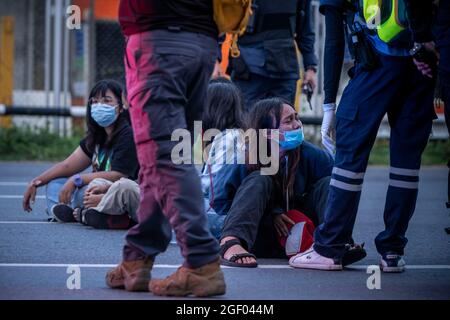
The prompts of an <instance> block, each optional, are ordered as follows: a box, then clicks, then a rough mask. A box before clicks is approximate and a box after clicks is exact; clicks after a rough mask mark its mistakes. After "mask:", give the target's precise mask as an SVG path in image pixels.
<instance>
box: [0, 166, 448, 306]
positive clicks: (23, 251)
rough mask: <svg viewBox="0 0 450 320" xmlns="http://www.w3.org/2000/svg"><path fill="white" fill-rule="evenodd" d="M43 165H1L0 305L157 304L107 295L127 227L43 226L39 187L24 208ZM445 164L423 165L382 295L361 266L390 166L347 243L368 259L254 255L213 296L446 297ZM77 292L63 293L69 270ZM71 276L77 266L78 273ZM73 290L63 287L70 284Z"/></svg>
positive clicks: (368, 186)
mask: <svg viewBox="0 0 450 320" xmlns="http://www.w3.org/2000/svg"><path fill="white" fill-rule="evenodd" d="M50 165H51V164H49V163H6V162H3V163H0V299H158V298H157V297H155V296H153V295H152V294H150V293H129V292H125V291H121V290H111V289H108V288H107V287H106V285H105V282H104V276H105V273H106V271H107V270H108V269H109V268H111V267H113V266H114V265H115V264H117V263H118V262H120V260H121V248H122V245H123V238H124V235H125V232H124V231H109V230H95V229H92V228H88V227H85V226H81V225H76V224H60V223H48V222H46V215H45V213H44V199H43V191H44V190H40V191H39V196H40V197H39V198H38V199H37V200H36V204H35V206H34V211H33V213H32V214H28V213H25V212H23V211H22V208H21V201H22V200H21V198H22V194H23V192H24V190H25V186H26V182H27V181H29V180H30V179H31V178H33V177H34V176H36V175H37V174H38V173H39V172H41V171H42V170H44V169H45V168H48V167H49V166H50ZM446 170H447V169H446V168H445V167H430V168H423V169H422V171H421V181H420V190H419V199H418V202H417V208H416V213H415V215H414V217H413V219H412V221H411V223H410V227H409V230H408V233H407V236H408V238H409V240H410V241H409V243H408V246H407V248H406V255H405V260H406V262H407V264H408V269H407V270H406V272H404V273H403V274H381V275H380V278H379V279H380V282H379V284H380V289H376V288H375V289H369V288H368V286H367V282H368V279H369V277H370V276H372V278H371V279H369V282H370V283H373V282H372V279H373V277H374V275H372V274H371V273H367V267H368V266H370V265H377V264H378V260H379V257H378V255H377V252H376V250H375V246H374V243H373V239H374V238H375V236H376V235H377V234H378V232H379V231H381V230H382V228H383V219H382V214H383V208H384V201H385V193H386V190H387V181H388V169H387V168H384V167H372V168H369V170H368V172H367V175H366V178H365V184H364V189H363V194H362V200H361V204H360V210H359V215H358V218H357V221H356V226H355V232H354V238H355V240H356V241H357V242H366V249H367V251H368V256H367V258H366V259H364V260H363V261H361V262H359V263H358V264H357V265H354V266H352V267H351V268H348V269H346V270H344V271H342V272H325V271H312V270H311V271H308V270H298V269H292V268H290V267H289V266H288V264H287V260H272V259H259V264H260V267H258V268H257V269H240V268H224V272H225V277H226V281H227V293H226V295H225V296H222V297H217V298H218V299H232V300H247V299H256V300H268V299H275V300H277V299H282V300H287V299H289V300H297V299H450V236H449V235H447V234H446V233H445V232H444V228H445V227H448V226H450V216H449V211H447V209H446V208H445V206H444V203H445V199H446V188H447V180H446V179H447V171H446ZM181 262H182V259H181V257H180V252H179V249H178V247H177V245H176V244H171V245H170V246H169V248H168V250H167V251H166V252H165V253H163V254H161V255H160V256H159V257H158V259H157V260H156V266H155V268H154V270H153V272H152V276H153V277H162V276H167V275H169V274H170V273H172V272H173V271H175V270H176V268H177V267H178V266H179V265H180V264H181ZM69 266H78V267H79V271H80V278H79V279H80V282H79V284H80V289H76V288H75V289H69V288H68V286H67V282H68V280H69V282H70V280H71V279H72V278H71V276H73V269H70V268H69V269H68V267H69ZM77 270H78V269H77ZM69 287H70V286H69Z"/></svg>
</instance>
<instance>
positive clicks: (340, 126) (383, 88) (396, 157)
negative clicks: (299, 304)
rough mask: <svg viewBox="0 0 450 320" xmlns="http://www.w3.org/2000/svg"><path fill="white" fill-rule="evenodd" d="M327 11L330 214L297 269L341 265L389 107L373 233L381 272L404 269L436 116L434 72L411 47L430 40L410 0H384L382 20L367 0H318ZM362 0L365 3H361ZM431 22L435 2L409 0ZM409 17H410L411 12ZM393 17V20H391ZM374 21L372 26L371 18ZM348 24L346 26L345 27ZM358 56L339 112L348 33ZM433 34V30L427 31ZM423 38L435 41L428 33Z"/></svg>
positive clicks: (325, 135) (325, 128) (295, 260)
mask: <svg viewBox="0 0 450 320" xmlns="http://www.w3.org/2000/svg"><path fill="white" fill-rule="evenodd" d="M320 3H321V6H320V10H321V12H322V13H323V14H324V15H325V23H326V43H327V45H326V47H325V70H324V73H325V105H324V118H323V123H322V141H323V143H324V145H325V146H326V147H327V149H328V150H330V151H331V152H332V153H334V150H333V149H334V139H336V146H335V152H336V153H335V163H334V168H333V174H332V178H331V182H330V189H329V196H328V202H327V206H326V209H325V220H324V222H323V223H322V224H321V225H320V226H319V227H318V228H317V229H316V230H315V233H314V241H315V242H314V245H313V246H312V247H311V248H310V249H309V250H307V251H306V252H305V253H304V254H299V255H297V256H294V257H292V258H291V259H290V265H291V266H293V267H297V268H307V269H321V270H342V269H343V262H342V257H343V254H344V253H345V244H346V243H347V242H348V241H349V240H350V239H351V237H352V234H353V228H354V224H355V220H356V215H357V211H358V205H359V201H360V197H361V191H362V186H363V181H364V175H365V171H366V168H367V164H368V160H369V155H370V151H371V149H372V146H373V144H374V142H375V139H376V137H377V132H378V128H379V126H380V124H381V121H382V120H383V118H384V116H385V115H386V114H387V115H388V118H389V124H390V126H391V135H390V170H389V171H390V172H389V188H388V191H387V195H386V204H385V209H384V222H385V229H384V230H383V231H382V232H380V233H379V234H378V235H377V237H376V238H375V245H376V248H377V251H378V253H379V254H380V256H381V257H380V268H381V270H382V271H383V272H403V271H404V270H405V261H404V260H403V255H404V249H405V246H406V244H407V242H408V240H407V238H406V231H407V228H408V224H409V221H410V219H411V217H412V215H413V213H414V210H415V205H416V201H417V194H418V187H419V171H420V165H421V155H422V152H423V150H424V149H425V146H426V144H427V142H428V138H429V135H430V133H431V127H432V121H433V119H434V118H435V116H436V115H435V112H434V107H433V94H434V84H435V81H434V79H433V77H430V76H429V75H427V74H422V72H420V71H419V69H418V67H416V66H415V62H417V61H415V59H414V58H413V57H412V54H411V52H414V51H413V50H411V49H413V48H418V47H421V46H422V47H423V48H424V50H425V52H427V54H429V55H431V56H433V55H435V51H434V50H433V49H432V48H431V49H430V48H429V47H428V46H427V45H425V44H424V43H423V44H419V43H414V42H415V39H414V37H413V35H412V33H411V29H410V25H409V24H408V22H409V21H408V15H407V5H408V3H407V1H406V0H405V1H403V0H399V1H395V4H396V5H395V6H390V4H391V3H394V2H392V1H379V2H378V4H377V5H378V6H381V7H379V8H378V11H375V12H382V13H383V14H382V15H381V16H380V19H378V20H379V21H377V19H374V21H372V20H371V19H366V18H367V17H370V16H371V15H372V14H373V12H374V11H373V9H374V7H373V6H371V4H373V3H369V2H368V1H346V0H321V1H320ZM360 4H363V7H361V6H360ZM411 5H412V6H413V7H414V9H415V10H416V12H420V15H421V19H422V21H424V22H425V24H427V23H430V21H432V19H431V18H430V16H431V14H432V3H431V1H423V0H418V1H415V3H414V4H411ZM411 18H412V17H411ZM387 20H389V21H390V22H391V23H388V22H386V21H387ZM374 22H375V23H376V25H375V26H374V25H373V23H374ZM344 28H345V29H344ZM345 30H347V32H348V35H349V41H348V43H350V44H351V46H350V48H349V49H350V51H351V52H353V53H354V56H355V58H356V63H355V67H354V69H353V70H352V71H353V72H352V73H351V75H352V78H351V80H350V82H349V84H348V85H347V87H346V88H345V90H344V92H343V94H342V98H341V101H340V103H339V107H338V108H337V112H335V110H336V107H335V102H336V101H335V100H336V92H337V88H338V82H339V77H340V70H341V66H342V58H343V53H344V52H343V50H344V35H345V32H344V31H345ZM430 35H431V34H429V36H430ZM421 41H426V42H431V41H432V38H431V37H427V38H425V39H422V40H421Z"/></svg>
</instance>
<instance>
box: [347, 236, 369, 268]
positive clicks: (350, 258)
mask: <svg viewBox="0 0 450 320" xmlns="http://www.w3.org/2000/svg"><path fill="white" fill-rule="evenodd" d="M364 244H365V243H364V242H363V243H362V244H356V243H354V244H347V245H345V253H344V255H343V256H342V265H343V266H344V267H345V266H348V265H349V264H353V263H355V262H358V261H360V260H362V259H364V258H365V257H366V256H367V252H366V250H365V249H364Z"/></svg>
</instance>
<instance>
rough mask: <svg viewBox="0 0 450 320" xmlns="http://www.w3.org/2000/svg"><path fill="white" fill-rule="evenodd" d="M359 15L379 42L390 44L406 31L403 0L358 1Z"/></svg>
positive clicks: (406, 23)
mask: <svg viewBox="0 0 450 320" xmlns="http://www.w3.org/2000/svg"><path fill="white" fill-rule="evenodd" d="M359 9H360V14H361V16H362V17H363V18H364V20H365V22H366V24H367V26H368V28H369V29H372V30H374V31H375V32H376V33H377V35H378V37H379V38H380V40H381V41H383V42H385V43H387V44H392V42H394V41H395V40H396V39H398V38H399V37H400V36H401V34H402V33H403V31H405V30H406V29H407V25H408V20H407V14H406V7H405V3H404V2H403V0H359Z"/></svg>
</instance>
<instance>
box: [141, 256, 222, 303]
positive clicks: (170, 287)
mask: <svg viewBox="0 0 450 320" xmlns="http://www.w3.org/2000/svg"><path fill="white" fill-rule="evenodd" d="M149 290H150V291H151V292H153V293H154V294H156V295H158V296H181V297H184V296H187V295H190V294H193V295H194V296H196V297H208V296H216V295H222V294H225V290H226V286H225V280H224V277H223V273H222V270H220V260H219V259H217V260H216V261H214V262H212V263H209V264H207V265H204V266H202V267H200V268H197V269H189V268H186V267H180V268H178V270H177V271H176V272H175V273H173V274H172V275H170V276H168V277H167V278H165V279H152V281H150V285H149Z"/></svg>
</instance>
